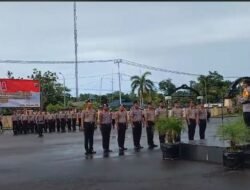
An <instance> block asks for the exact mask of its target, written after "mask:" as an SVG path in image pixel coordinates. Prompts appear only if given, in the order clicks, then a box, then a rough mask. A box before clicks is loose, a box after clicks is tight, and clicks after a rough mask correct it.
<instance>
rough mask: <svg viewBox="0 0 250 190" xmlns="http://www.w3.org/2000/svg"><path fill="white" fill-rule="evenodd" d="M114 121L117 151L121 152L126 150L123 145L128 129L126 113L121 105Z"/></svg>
mask: <svg viewBox="0 0 250 190" xmlns="http://www.w3.org/2000/svg"><path fill="white" fill-rule="evenodd" d="M115 121H116V128H117V133H118V138H117V141H118V146H119V151H121V152H123V151H124V150H127V148H125V147H124V143H125V134H126V129H127V128H128V113H127V111H126V109H125V108H124V106H123V105H121V106H120V108H119V110H118V111H117V112H116V117H115Z"/></svg>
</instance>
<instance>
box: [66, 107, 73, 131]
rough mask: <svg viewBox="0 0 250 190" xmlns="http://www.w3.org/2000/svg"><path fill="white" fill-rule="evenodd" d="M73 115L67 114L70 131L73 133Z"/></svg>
mask: <svg viewBox="0 0 250 190" xmlns="http://www.w3.org/2000/svg"><path fill="white" fill-rule="evenodd" d="M71 125H72V114H71V112H70V111H68V112H67V126H68V131H71V129H72V126H71Z"/></svg>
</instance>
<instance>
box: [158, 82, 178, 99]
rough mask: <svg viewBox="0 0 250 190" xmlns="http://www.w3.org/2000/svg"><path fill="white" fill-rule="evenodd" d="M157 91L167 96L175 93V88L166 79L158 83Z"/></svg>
mask: <svg viewBox="0 0 250 190" xmlns="http://www.w3.org/2000/svg"><path fill="white" fill-rule="evenodd" d="M159 89H160V91H162V92H163V93H164V95H165V96H168V95H170V94H172V93H173V92H174V91H175V89H176V86H175V85H174V84H173V83H172V80H171V79H166V80H162V81H161V82H159Z"/></svg>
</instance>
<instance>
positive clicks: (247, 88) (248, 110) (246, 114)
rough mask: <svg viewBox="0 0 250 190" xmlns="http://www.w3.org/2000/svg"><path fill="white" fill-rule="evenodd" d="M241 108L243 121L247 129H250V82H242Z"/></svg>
mask: <svg viewBox="0 0 250 190" xmlns="http://www.w3.org/2000/svg"><path fill="white" fill-rule="evenodd" d="M240 103H241V104H242V107H243V119H244V122H245V124H246V126H247V127H250V80H244V81H243V94H242V96H241V97H240Z"/></svg>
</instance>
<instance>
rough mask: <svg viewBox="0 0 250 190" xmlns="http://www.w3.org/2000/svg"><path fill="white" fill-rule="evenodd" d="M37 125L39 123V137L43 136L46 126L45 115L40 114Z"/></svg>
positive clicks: (37, 117)
mask: <svg viewBox="0 0 250 190" xmlns="http://www.w3.org/2000/svg"><path fill="white" fill-rule="evenodd" d="M36 123H37V131H38V135H39V137H42V136H43V128H44V125H45V115H44V114H42V113H38V114H37V116H36Z"/></svg>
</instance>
